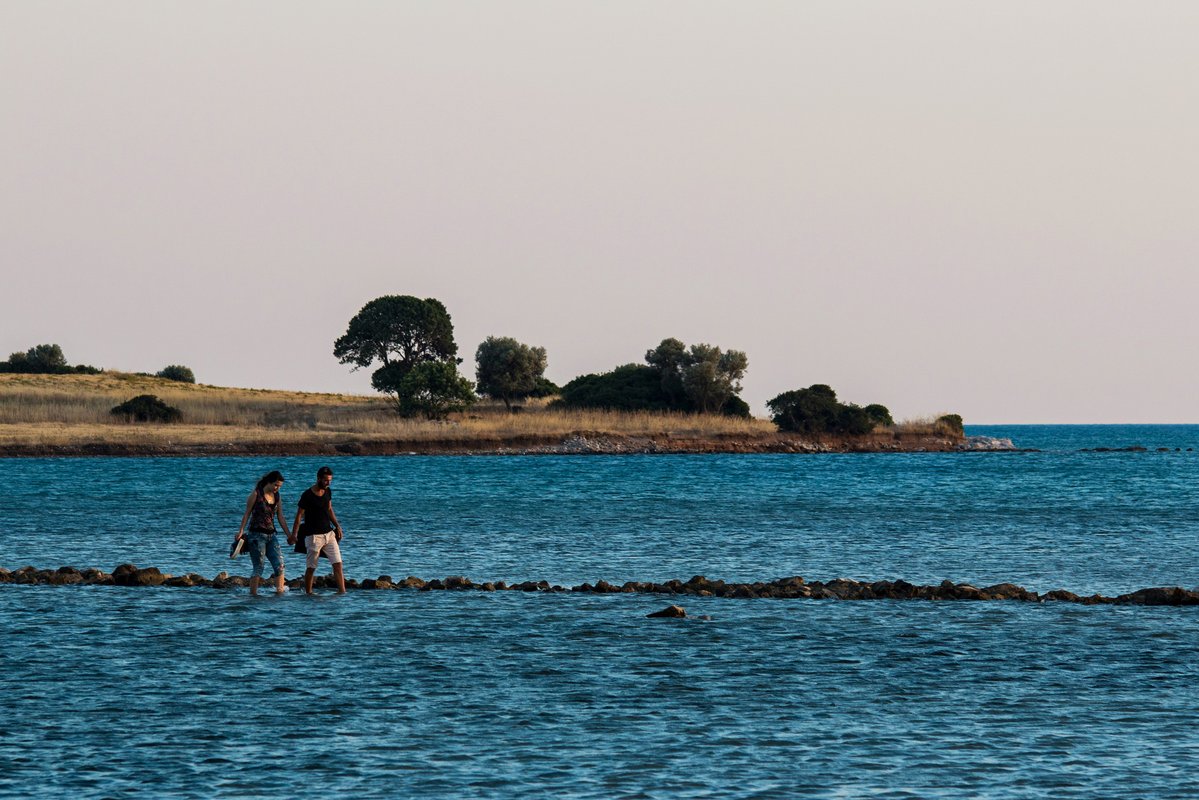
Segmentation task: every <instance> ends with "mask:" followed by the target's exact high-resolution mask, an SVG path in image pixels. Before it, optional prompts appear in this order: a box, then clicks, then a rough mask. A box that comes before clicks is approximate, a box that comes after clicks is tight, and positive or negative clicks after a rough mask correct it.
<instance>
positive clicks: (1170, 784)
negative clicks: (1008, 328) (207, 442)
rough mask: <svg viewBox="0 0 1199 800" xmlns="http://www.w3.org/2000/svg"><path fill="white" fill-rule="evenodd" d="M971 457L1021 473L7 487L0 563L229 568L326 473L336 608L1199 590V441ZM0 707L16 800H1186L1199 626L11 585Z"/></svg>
mask: <svg viewBox="0 0 1199 800" xmlns="http://www.w3.org/2000/svg"><path fill="white" fill-rule="evenodd" d="M967 433H968V434H971V435H981V436H992V437H1000V438H1010V439H1011V440H1012V441H1013V443H1014V444H1015V445H1016V447H1017V448H1020V449H1019V451H1017V452H983V453H973V452H963V453H884V454H819V455H813V454H808V455H790V454H788V455H782V454H780V455H694V456H693V455H622V456H389V457H340V458H312V457H302V458H301V457H296V458H279V457H252V458H231V457H223V458H51V459H34V458H31V459H0V469H2V470H3V476H4V481H3V482H4V492H3V502H2V503H0V509H2V511H0V519H2V520H3V522H2V525H3V527H2V530H3V534H2V539H0V541H2V546H0V553H2V555H0V566H4V567H6V568H8V569H10V570H15V569H17V568H19V567H22V566H25V565H32V566H35V567H39V568H50V567H59V566H66V565H69V566H74V567H77V568H81V569H82V568H85V567H99V568H101V569H103V570H105V571H112V570H113V568H115V567H116V566H117V565H119V564H123V563H132V564H135V565H137V566H139V567H145V566H156V567H158V568H159V569H161V570H162V571H164V572H170V573H174V574H180V573H184V572H198V573H201V574H204V575H206V576H208V577H212V576H214V575H216V574H217V573H219V572H221V571H228V572H230V573H231V574H243V575H244V574H248V572H249V568H250V565H249V562H248V560H247V559H245V558H244V557H243V558H240V559H238V560H236V561H231V560H230V559H229V558H228V549H229V544H230V542H231V541H232V538H233V534H234V532H235V531H236V529H237V525H238V522H239V520H240V518H241V513H242V511H243V509H244V503H245V498H246V495H247V494H248V493H249V491H250V490H251V488H252V486H253V484H254V482H255V480H256V479H257V478H258V477H259V476H261V475H262V474H263V473H265V472H267V471H269V470H272V469H278V470H280V471H281V472H283V474H284V476H285V479H286V482H285V484H284V486H283V490H282V496H283V498H284V502H285V504H286V508H287V509H288V517H289V521H290V518H291V516H292V515H293V514H294V511H293V509H294V505H295V501H296V500H297V499H298V497H299V494H300V493H301V491H302V490H303V489H304V488H305V487H306V486H308V485H310V484H311V483H312V481H313V477H314V473H315V471H316V469H317V467H319V466H321V465H323V464H328V465H329V466H331V467H332V468H333V470H334V473H335V477H334V481H333V489H334V500H333V504H334V508H335V510H336V512H337V515H338V517H339V518H340V520H341V522H342V524H343V526H344V528H345V539H344V540H343V542H342V552H343V555H344V558H345V569H346V574H347V575H348V576H349V577H351V578H356V579H364V578H373V577H377V576H379V575H388V576H391V577H392V578H393V580H400V579H402V578H404V577H406V576H408V575H414V576H417V577H420V578H423V579H426V580H428V579H432V578H445V577H447V576H455V575H461V576H465V577H468V578H470V579H472V580H474V581H476V582H482V581H498V580H504V581H507V582H508V583H516V582H520V581H525V580H535V581H539V580H546V581H549V582H550V583H556V584H561V585H564V586H569V585H573V584H578V583H582V582H590V583H595V582H596V581H598V580H607V581H609V582H612V583H617V584H619V583H623V582H624V581H628V580H635V581H665V580H669V579H672V578H677V579H679V580H684V581H685V580H687V579H689V578H690V577H692V576H694V575H703V576H706V577H708V578H711V579H723V580H726V581H756V580H772V579H775V578H780V577H787V576H794V575H799V576H803V577H804V578H806V579H808V580H830V579H833V578H838V577H845V578H851V579H855V580H883V579H886V580H894V579H900V578H902V579H904V580H907V581H910V582H912V583H939V582H941V581H943V580H950V581H954V582H955V583H956V582H963V581H964V582H969V583H972V584H974V585H976V586H980V587H981V586H987V585H990V584H994V583H1000V582H1009V581H1010V582H1013V583H1017V584H1020V585H1022V586H1024V587H1026V588H1029V589H1032V590H1035V591H1038V592H1045V591H1048V590H1051V589H1059V588H1061V589H1067V590H1069V591H1072V592H1075V593H1077V594H1082V595H1085V594H1092V593H1095V592H1098V593H1101V594H1105V595H1115V594H1119V593H1123V592H1128V591H1132V590H1135V589H1139V588H1144V587H1149V586H1183V587H1187V588H1193V587H1195V586H1196V585H1199V519H1197V509H1199V426H1197V425H1171V426H1113V425H1107V426H1081V425H1076V426H968V427H967ZM286 561H287V563H286V568H287V574H288V577H289V578H292V577H298V576H299V575H300V574H302V572H303V568H304V563H303V557H302V556H300V555H297V554H293V553H290V552H287V556H286ZM320 570H321V573H322V574H324V573H326V572H327V571H328V566H327V565H326V564H324V563H322V564H321V567H320ZM674 602H680V603H681V604H682V605H683V606H684V607H685V608H686V610H687V613H688V617H687V618H686V619H651V618H647V617H646V615H647V614H648V613H650V612H653V611H657V610H659V609H661V608H663V607H664V606H665V605H667V604H669V603H674ZM0 703H2V705H0V797H33V796H54V795H70V796H76V797H98V798H122V797H154V798H192V797H195V798H209V797H239V798H290V797H298V796H306V795H314V796H316V795H319V796H325V797H353V798H359V797H415V796H419V797H432V798H439V797H531V798H539V797H547V798H710V797H718V798H790V797H797V798H798V797H804V798H860V797H871V798H955V800H957V799H959V798H1194V797H1197V796H1199V770H1197V769H1196V762H1197V760H1199V726H1197V725H1196V722H1195V721H1196V719H1199V609H1196V608H1175V607H1144V606H1140V607H1136V606H1102V605H1100V606H1082V605H1075V604H1067V603H1052V602H1047V603H1040V604H1033V603H1016V602H982V603H975V602H935V601H835V600H769V599H733V598H717V597H707V598H704V597H692V596H688V597H685V598H672V597H660V596H655V595H643V594H616V595H594V594H580V593H571V592H563V593H525V592H477V591H462V592H447V591H423V592H422V591H415V590H398V591H367V590H357V591H356V590H351V591H350V592H349V593H348V594H347V595H345V596H337V595H335V594H333V593H332V592H331V591H329V590H321V591H319V592H318V594H317V595H316V596H315V597H311V598H310V597H305V596H303V594H302V593H301V592H297V591H292V592H290V593H288V594H286V595H284V596H282V597H275V596H273V595H270V594H268V595H264V596H261V597H258V598H251V597H250V596H249V595H248V592H247V591H245V590H244V589H242V590H214V589H211V588H192V589H183V588H122V587H103V586H63V587H51V586H26V585H13V584H0Z"/></svg>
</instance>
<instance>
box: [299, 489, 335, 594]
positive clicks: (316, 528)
mask: <svg viewBox="0 0 1199 800" xmlns="http://www.w3.org/2000/svg"><path fill="white" fill-rule="evenodd" d="M331 483H333V470H331V469H329V468H328V467H321V468H320V469H318V470H317V471H316V483H314V484H313V485H312V486H310V487H308V488H307V489H305V490H304V494H302V495H300V506H299V508H298V509H297V510H296V522H295V524H294V525H292V526H291V529H292V533H293V534H294V536H293V537H292V538H290V539H288V540H287V541H288V543H289V544H291V543H295V545H296V552H297V553H304V552H306V553H307V554H308V569H306V570H305V571H304V593H305V594H312V577H313V575H315V574H316V562H317V559H319V558H320V557H321V554H322V553H323V554H324V555H325V557H326V558H328V559H329V563H331V564H332V565H333V577H334V578H335V579H336V580H337V593H338V594H345V593H346V576H345V573H344V572H343V571H342V568H341V548H340V547H339V546H338V544H337V543H338V542H340V541H341V537H342V530H341V523H340V522H338V521H337V515H336V514H334V513H333V489H332V488H330V484H331ZM301 520H302V522H301Z"/></svg>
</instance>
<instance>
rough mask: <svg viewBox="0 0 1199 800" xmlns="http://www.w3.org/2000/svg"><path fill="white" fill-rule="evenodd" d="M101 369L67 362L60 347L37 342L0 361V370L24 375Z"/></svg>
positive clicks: (61, 373)
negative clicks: (35, 344)
mask: <svg viewBox="0 0 1199 800" xmlns="http://www.w3.org/2000/svg"><path fill="white" fill-rule="evenodd" d="M103 371H104V370H102V369H97V368H96V367H91V366H88V365H87V364H76V365H75V366H71V365H69V364H67V359H66V356H64V355H63V353H62V348H61V347H59V346H58V345H56V344H39V345H37V346H36V347H31V348H29V349H28V350H26V351H25V352H24V353H13V354H12V355H11V356H9V357H8V361H0V372H9V373H20V374H25V375H65V374H77V373H82V374H85V375H96V374H98V373H101V372H103Z"/></svg>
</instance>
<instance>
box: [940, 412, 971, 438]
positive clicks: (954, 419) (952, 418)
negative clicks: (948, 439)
mask: <svg viewBox="0 0 1199 800" xmlns="http://www.w3.org/2000/svg"><path fill="white" fill-rule="evenodd" d="M937 430H938V431H944V432H946V433H952V434H954V435H956V436H965V435H966V430H965V428H964V427H963V426H962V415H961V414H945V415H943V416H940V417H937Z"/></svg>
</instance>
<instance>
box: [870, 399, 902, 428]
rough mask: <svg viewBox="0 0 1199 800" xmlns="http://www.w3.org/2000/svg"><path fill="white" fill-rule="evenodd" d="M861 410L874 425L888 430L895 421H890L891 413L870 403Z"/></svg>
mask: <svg viewBox="0 0 1199 800" xmlns="http://www.w3.org/2000/svg"><path fill="white" fill-rule="evenodd" d="M862 410H863V411H865V412H866V416H868V417H870V421H871V422H873V423H874V424H875V425H882V426H884V427H887V428H889V427H891V426H892V425H894V424H895V420H893V419H891V412H890V411H889V410H888V409H887V407H886V406H880V405H879V404H878V403H871V404H870V405H868V406H866V407H865V408H864V409H862Z"/></svg>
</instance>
